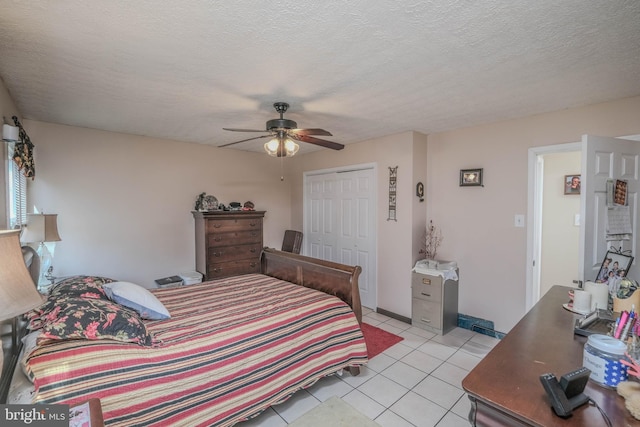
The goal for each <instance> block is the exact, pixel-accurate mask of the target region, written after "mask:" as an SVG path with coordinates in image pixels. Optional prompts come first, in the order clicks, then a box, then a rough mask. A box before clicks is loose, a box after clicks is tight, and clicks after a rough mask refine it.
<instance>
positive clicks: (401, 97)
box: [0, 0, 640, 153]
mask: <svg viewBox="0 0 640 427" xmlns="http://www.w3.org/2000/svg"><path fill="white" fill-rule="evenodd" d="M0 77H2V79H3V80H4V82H5V85H6V87H7V88H8V90H9V92H10V93H11V96H12V98H13V99H14V101H15V102H16V104H17V107H18V108H19V110H20V112H21V113H22V114H23V116H24V117H25V118H28V119H34V120H40V121H45V122H52V123H61V124H68V125H73V126H81V127H88V128H95V129H104V130H111V131H116V132H125V133H131V134H138V135H148V136H154V137H161V138H168V139H176V140H182V141H191V142H196V143H203V144H213V145H221V144H224V143H229V142H233V141H236V140H240V139H244V138H250V137H252V136H256V134H246V133H233V132H226V131H223V130H222V128H223V127H235V128H249V129H263V128H264V123H265V122H266V121H267V120H269V119H273V118H277V117H278V115H277V114H276V112H275V110H274V109H273V107H272V104H273V102H275V101H286V102H288V103H289V104H291V107H290V109H289V112H288V113H286V114H285V118H288V119H291V120H295V121H297V122H298V126H299V127H305V128H312V127H319V128H324V129H326V130H328V131H330V132H332V133H333V135H334V136H333V137H327V139H330V140H333V141H336V142H340V143H344V144H349V143H353V142H359V141H363V140H366V139H370V138H373V137H377V136H382V135H389V134H394V133H398V132H403V131H408V130H416V131H419V132H423V133H427V134H428V133H433V132H438V131H443V130H449V129H456V128H461V127H466V126H472V125H477V124H481V123H487V122H493V121H497V120H502V119H508V118H515V117H521V116H527V115H531V114H537V113H543V112H547V111H555V110H560V109H563V108H567V107H574V106H581V105H587V104H592V103H597V102H602V101H607V100H612V99H618V98H624V97H629V96H635V95H640V1H637V0H629V1H622V0H609V1H584V0H561V1H558V0H535V1H531V0H503V1H497V0H493V1H490V0H483V1H473V0H450V1H436V0H432V1H425V0H422V1H419V0H410V1H385V0H376V1H373V0H371V1H365V0H360V1H351V2H347V1H335V0H329V1H325V2H318V1H310V0H281V1H277V0H263V1H245V0H236V1H212V0H201V1H195V0H194V1H179V2H178V1H173V2H168V1H152V0H137V1H128V0H127V1H125V0H115V1H114V0H109V1H105V0H102V1H97V0H94V1H90V0H29V1H27V0H24V1H19V0H13V1H9V0H0ZM260 141H264V140H257V141H250V142H246V143H242V144H238V145H235V146H234V148H236V149H244V150H262V148H261V146H262V143H261V142H260ZM301 145H302V148H301V153H304V152H305V151H306V152H308V151H312V150H314V149H316V148H315V147H313V146H310V145H308V144H304V143H302V144H301Z"/></svg>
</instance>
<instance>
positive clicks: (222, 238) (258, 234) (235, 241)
mask: <svg viewBox="0 0 640 427" xmlns="http://www.w3.org/2000/svg"><path fill="white" fill-rule="evenodd" d="M252 243H256V244H258V245H262V230H247V231H232V232H229V233H215V234H209V235H207V247H208V248H216V247H219V246H234V245H247V244H252Z"/></svg>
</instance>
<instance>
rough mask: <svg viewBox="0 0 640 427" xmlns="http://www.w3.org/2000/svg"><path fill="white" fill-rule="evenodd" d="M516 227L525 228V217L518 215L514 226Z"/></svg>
mask: <svg viewBox="0 0 640 427" xmlns="http://www.w3.org/2000/svg"><path fill="white" fill-rule="evenodd" d="M513 225H515V226H516V227H524V215H521V214H517V215H516V216H515V219H514V224H513Z"/></svg>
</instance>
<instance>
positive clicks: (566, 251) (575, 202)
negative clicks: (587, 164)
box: [540, 151, 582, 296]
mask: <svg viewBox="0 0 640 427" xmlns="http://www.w3.org/2000/svg"><path fill="white" fill-rule="evenodd" d="M580 154H581V153H580V152H579V151H574V152H567V153H555V154H546V155H544V173H543V174H544V177H543V181H544V182H543V184H542V185H543V188H544V190H543V194H544V196H543V199H542V218H543V221H542V244H541V257H540V263H541V264H540V296H542V295H544V294H545V293H547V291H548V290H549V289H550V288H551V287H552V286H553V285H564V286H573V280H577V279H578V278H579V277H580V272H579V264H578V256H579V255H578V246H579V239H580V227H579V226H576V225H575V216H576V214H580V196H578V195H565V194H564V185H563V183H564V177H565V175H580V165H581V163H582V162H581V160H580Z"/></svg>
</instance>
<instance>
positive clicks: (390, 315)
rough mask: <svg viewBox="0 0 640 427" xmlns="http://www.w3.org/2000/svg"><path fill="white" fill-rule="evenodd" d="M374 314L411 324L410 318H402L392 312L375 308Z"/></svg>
mask: <svg viewBox="0 0 640 427" xmlns="http://www.w3.org/2000/svg"><path fill="white" fill-rule="evenodd" d="M376 313H380V314H384V315H385V316H388V317H391V318H392V319H396V320H399V321H401V322H404V323H408V324H411V318H410V317H405V316H402V315H400V314H396V313H394V312H392V311H389V310H385V309H384V308H380V307H378V308H376Z"/></svg>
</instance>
